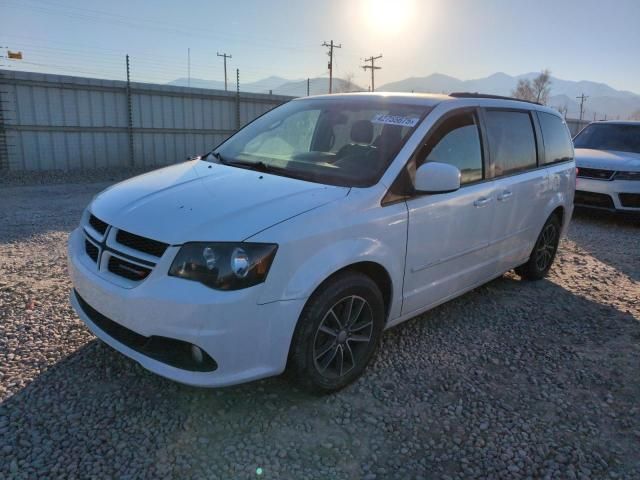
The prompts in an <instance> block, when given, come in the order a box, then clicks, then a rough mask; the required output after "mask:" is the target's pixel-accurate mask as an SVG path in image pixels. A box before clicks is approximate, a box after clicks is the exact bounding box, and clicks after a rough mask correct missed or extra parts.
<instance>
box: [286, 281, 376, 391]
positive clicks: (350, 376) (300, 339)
mask: <svg viewBox="0 0 640 480" xmlns="http://www.w3.org/2000/svg"><path fill="white" fill-rule="evenodd" d="M384 321H385V308H384V301H383V299H382V293H381V292H380V289H379V288H378V286H377V285H376V283H375V282H374V281H373V280H371V278H369V277H368V276H366V275H364V274H362V273H359V272H354V271H347V272H343V273H339V274H337V275H335V276H334V277H332V278H331V279H330V280H329V281H328V282H326V283H325V284H324V285H322V286H321V287H320V288H319V289H318V290H317V291H316V292H315V293H314V294H313V295H312V296H311V298H310V299H309V301H308V302H307V304H306V305H305V307H304V310H303V311H302V314H301V316H300V319H299V320H298V325H297V326H296V331H295V333H294V336H293V340H292V343H291V350H290V356H289V365H288V368H289V371H290V372H291V373H292V374H293V376H294V377H295V380H296V381H297V383H299V384H300V385H301V386H302V387H304V388H306V389H307V390H311V391H313V392H315V393H330V392H334V391H337V390H340V389H341V388H343V387H345V386H347V385H348V384H350V383H351V382H353V381H354V380H356V379H357V378H358V377H359V376H360V375H362V373H363V372H364V370H365V368H366V366H367V364H368V363H369V361H370V359H371V357H372V356H373V354H374V353H375V351H376V349H377V346H378V343H379V340H380V336H381V334H382V330H383V328H384Z"/></svg>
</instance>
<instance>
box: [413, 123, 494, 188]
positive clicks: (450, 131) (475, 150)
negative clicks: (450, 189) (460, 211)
mask: <svg viewBox="0 0 640 480" xmlns="http://www.w3.org/2000/svg"><path fill="white" fill-rule="evenodd" d="M421 158H422V159H423V162H440V163H448V164H449V165H453V166H455V167H458V169H459V170H460V173H461V177H460V184H461V185H464V184H467V183H472V182H476V181H478V180H482V145H481V143H480V131H479V130H478V122H477V121H476V117H475V114H474V113H472V112H464V113H459V114H455V115H453V116H451V117H449V118H447V119H446V120H445V121H444V122H443V123H441V124H440V125H439V126H438V127H437V128H436V130H435V131H434V132H433V133H432V134H430V135H429V137H428V140H427V143H426V144H425V147H424V150H423V154H422V155H421Z"/></svg>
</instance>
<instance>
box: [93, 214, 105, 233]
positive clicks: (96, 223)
mask: <svg viewBox="0 0 640 480" xmlns="http://www.w3.org/2000/svg"><path fill="white" fill-rule="evenodd" d="M89 225H91V226H92V227H93V229H94V230H95V231H96V232H98V233H99V234H100V235H104V233H105V232H106V231H107V227H108V226H109V225H108V224H107V223H105V222H103V221H102V220H100V219H99V218H98V217H96V216H95V215H90V216H89Z"/></svg>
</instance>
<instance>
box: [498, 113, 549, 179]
mask: <svg viewBox="0 0 640 480" xmlns="http://www.w3.org/2000/svg"><path fill="white" fill-rule="evenodd" d="M486 120H487V121H486V126H487V135H488V138H489V148H490V150H491V158H492V161H493V173H494V176H496V177H499V176H501V175H508V174H511V173H516V172H520V171H523V170H527V169H530V168H535V167H536V164H537V163H536V155H537V153H536V137H535V134H534V133H533V124H532V123H531V116H530V115H529V113H528V112H516V111H503V110H488V111H487V112H486Z"/></svg>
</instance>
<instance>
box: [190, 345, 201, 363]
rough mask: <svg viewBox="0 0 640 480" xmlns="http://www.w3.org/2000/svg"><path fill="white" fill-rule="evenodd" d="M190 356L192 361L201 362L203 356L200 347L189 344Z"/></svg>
mask: <svg viewBox="0 0 640 480" xmlns="http://www.w3.org/2000/svg"><path fill="white" fill-rule="evenodd" d="M191 358H193V361H194V362H196V363H202V360H203V358H204V356H203V354H202V350H201V349H200V347H196V346H195V345H191Z"/></svg>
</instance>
